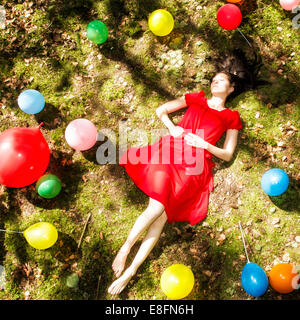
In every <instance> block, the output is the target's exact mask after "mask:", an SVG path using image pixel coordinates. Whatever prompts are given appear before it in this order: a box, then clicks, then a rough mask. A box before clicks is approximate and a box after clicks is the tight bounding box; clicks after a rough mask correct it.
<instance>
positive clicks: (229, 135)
mask: <svg viewBox="0 0 300 320" xmlns="http://www.w3.org/2000/svg"><path fill="white" fill-rule="evenodd" d="M238 133H239V131H238V130H236V129H228V130H227V131H226V138H225V142H224V146H223V148H218V147H216V146H214V145H212V144H210V143H208V144H207V148H206V150H207V151H209V152H210V153H212V154H213V155H214V156H216V157H218V158H220V159H222V160H225V161H230V160H231V159H232V156H233V153H234V150H235V147H236V145H237V137H238Z"/></svg>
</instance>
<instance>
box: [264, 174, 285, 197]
mask: <svg viewBox="0 0 300 320" xmlns="http://www.w3.org/2000/svg"><path fill="white" fill-rule="evenodd" d="M260 183H261V187H262V189H263V190H264V192H265V193H267V194H268V195H269V196H279V195H281V194H282V193H284V192H285V191H286V190H287V188H288V186H289V176H288V175H287V174H286V173H285V172H284V171H283V170H281V169H277V168H273V169H270V170H268V171H266V172H265V173H264V174H263V176H262V178H261V182H260Z"/></svg>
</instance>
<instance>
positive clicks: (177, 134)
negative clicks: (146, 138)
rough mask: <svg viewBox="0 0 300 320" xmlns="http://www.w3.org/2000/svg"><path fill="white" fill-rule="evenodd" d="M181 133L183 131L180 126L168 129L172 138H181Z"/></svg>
mask: <svg viewBox="0 0 300 320" xmlns="http://www.w3.org/2000/svg"><path fill="white" fill-rule="evenodd" d="M183 133H184V129H183V128H182V127H180V126H175V127H173V128H171V129H170V134H171V136H173V137H174V138H179V137H181V136H182V135H183Z"/></svg>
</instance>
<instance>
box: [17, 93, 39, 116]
mask: <svg viewBox="0 0 300 320" xmlns="http://www.w3.org/2000/svg"><path fill="white" fill-rule="evenodd" d="M18 105H19V107H20V109H21V110H22V111H24V112H25V113H28V114H36V113H39V112H41V111H42V110H43V109H44V107H45V99H44V97H43V95H42V94H41V93H40V92H39V91H37V90H34V89H28V90H25V91H23V92H22V93H21V94H20V95H19V97H18Z"/></svg>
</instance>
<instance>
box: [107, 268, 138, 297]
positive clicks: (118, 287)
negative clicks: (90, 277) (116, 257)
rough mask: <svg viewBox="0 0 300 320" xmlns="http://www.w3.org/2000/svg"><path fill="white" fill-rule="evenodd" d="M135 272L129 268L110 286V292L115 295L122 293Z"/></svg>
mask: <svg viewBox="0 0 300 320" xmlns="http://www.w3.org/2000/svg"><path fill="white" fill-rule="evenodd" d="M134 274H135V272H134V271H132V269H130V268H127V269H126V270H125V271H124V273H123V274H122V276H121V277H120V278H119V279H117V280H116V281H114V282H113V283H112V284H111V285H110V287H109V288H108V293H110V294H112V295H115V294H119V293H121V292H122V291H123V290H124V288H125V287H126V285H127V283H128V282H129V280H130V279H131V278H132V277H133V276H134Z"/></svg>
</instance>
